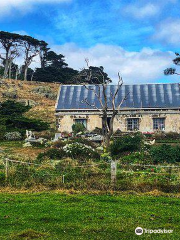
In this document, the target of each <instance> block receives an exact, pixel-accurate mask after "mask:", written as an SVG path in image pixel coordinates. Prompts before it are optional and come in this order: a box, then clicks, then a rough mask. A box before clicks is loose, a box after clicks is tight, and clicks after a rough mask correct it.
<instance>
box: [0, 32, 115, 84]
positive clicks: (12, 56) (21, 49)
mask: <svg viewBox="0 0 180 240" xmlns="http://www.w3.org/2000/svg"><path fill="white" fill-rule="evenodd" d="M20 56H21V57H23V59H24V62H23V63H22V64H21V65H18V64H17V63H16V60H17V59H18V58H19V57H20ZM35 59H36V61H37V59H39V63H40V67H37V68H35V69H32V68H31V64H32V63H33V62H34V61H35ZM0 60H1V63H0V77H2V78H4V79H6V78H9V79H11V78H12V79H19V80H28V81H40V82H59V83H63V84H82V83H87V84H93V83H94V84H100V83H102V82H103V80H104V79H105V80H106V81H108V82H110V81H111V80H110V78H109V77H108V75H107V73H105V72H104V69H103V67H102V66H101V67H95V66H90V68H88V69H83V70H81V71H77V70H75V69H73V68H71V67H69V66H68V64H67V63H66V61H65V56H64V55H63V54H61V53H56V52H54V51H52V50H51V49H50V47H49V46H48V43H46V42H45V41H44V40H38V39H36V38H33V37H31V36H27V35H20V34H16V33H10V32H4V31H0ZM88 71H89V72H88ZM89 74H91V76H92V77H91V78H90V79H87V75H89Z"/></svg>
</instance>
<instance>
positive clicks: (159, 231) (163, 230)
mask: <svg viewBox="0 0 180 240" xmlns="http://www.w3.org/2000/svg"><path fill="white" fill-rule="evenodd" d="M143 232H144V233H150V234H152V233H173V230H167V229H155V230H152V229H146V228H144V230H143V228H141V227H137V228H136V229H135V233H136V235H142V234H143Z"/></svg>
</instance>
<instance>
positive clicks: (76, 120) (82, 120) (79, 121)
mask: <svg viewBox="0 0 180 240" xmlns="http://www.w3.org/2000/svg"><path fill="white" fill-rule="evenodd" d="M75 123H81V124H83V125H84V126H85V128H87V119H75Z"/></svg>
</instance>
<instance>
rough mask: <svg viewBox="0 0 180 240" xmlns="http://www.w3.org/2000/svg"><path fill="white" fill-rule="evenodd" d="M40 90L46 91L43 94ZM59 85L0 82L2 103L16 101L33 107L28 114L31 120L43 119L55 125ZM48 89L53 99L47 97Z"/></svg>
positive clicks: (15, 81)
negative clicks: (55, 108)
mask: <svg viewBox="0 0 180 240" xmlns="http://www.w3.org/2000/svg"><path fill="white" fill-rule="evenodd" d="M38 88H41V90H42V89H45V91H44V92H43V93H40V92H37V90H38ZM58 88H59V84H57V83H42V82H29V81H18V80H0V102H3V101H5V100H8V99H9V100H15V101H20V102H24V103H26V104H28V101H29V103H30V105H32V108H31V110H30V111H29V112H28V113H26V116H27V117H29V118H36V119H41V120H43V121H47V122H49V123H51V124H54V123H55V117H54V107H55V102H56V95H57V92H58ZM46 89H48V91H50V92H51V95H53V96H52V99H50V98H48V97H47V96H45V95H46Z"/></svg>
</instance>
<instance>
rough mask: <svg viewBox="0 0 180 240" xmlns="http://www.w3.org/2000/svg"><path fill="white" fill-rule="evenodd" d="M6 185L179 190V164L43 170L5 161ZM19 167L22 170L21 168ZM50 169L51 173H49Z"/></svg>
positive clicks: (30, 164)
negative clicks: (148, 187)
mask: <svg viewBox="0 0 180 240" xmlns="http://www.w3.org/2000/svg"><path fill="white" fill-rule="evenodd" d="M3 163H4V165H3V166H4V170H3V169H2V170H3V171H4V174H5V185H10V186H15V187H16V186H21V185H23V186H26V185H27V186H28V184H29V185H36V184H45V185H46V186H48V185H51V186H54V188H56V187H63V188H70V187H71V188H77V189H78V188H94V189H100V190H101V189H103V190H106V189H109V188H112V187H113V189H115V190H116V189H117V190H126V189H134V187H137V189H140V186H141V187H142V186H144V188H146V187H147V186H150V187H152V188H160V189H161V188H163V190H165V191H166V190H167V191H176V192H177V191H178V192H179V191H180V166H179V165H154V164H133V163H132V164H124V163H122V162H119V161H111V162H99V163H92V164H85V163H84V164H78V165H68V164H67V165H66V164H65V163H63V164H62V163H61V164H60V167H59V168H56V167H55V168H54V167H51V168H50V167H49V166H48V168H46V166H45V165H43V163H33V162H24V161H19V160H13V159H8V158H5V159H4V160H3ZM20 166H21V167H20ZM49 169H50V170H49Z"/></svg>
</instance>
